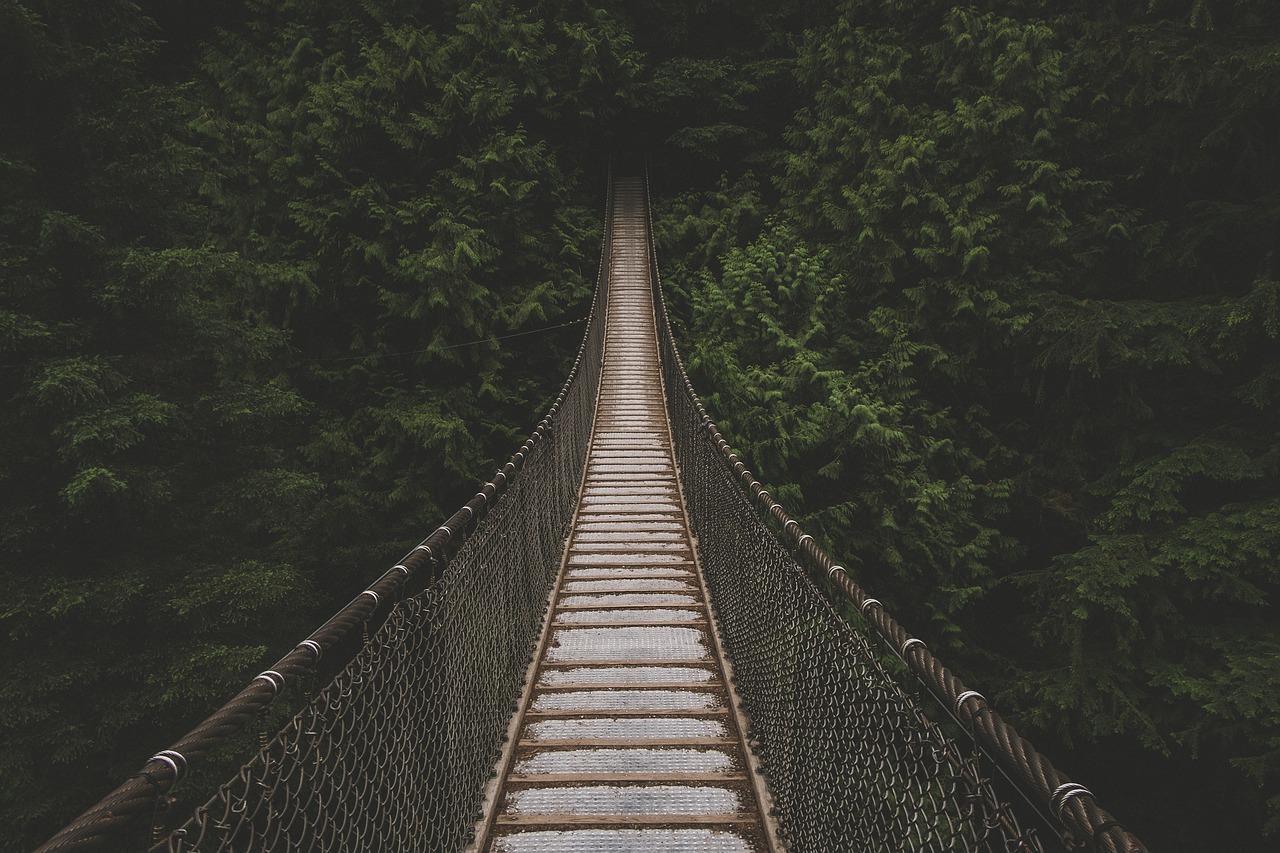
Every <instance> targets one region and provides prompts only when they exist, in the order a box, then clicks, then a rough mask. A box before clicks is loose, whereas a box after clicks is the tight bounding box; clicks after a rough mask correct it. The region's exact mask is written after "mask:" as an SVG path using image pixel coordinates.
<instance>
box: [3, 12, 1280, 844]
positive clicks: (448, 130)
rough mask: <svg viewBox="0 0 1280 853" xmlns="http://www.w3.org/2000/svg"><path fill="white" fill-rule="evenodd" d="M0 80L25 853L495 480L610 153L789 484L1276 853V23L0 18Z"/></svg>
mask: <svg viewBox="0 0 1280 853" xmlns="http://www.w3.org/2000/svg"><path fill="white" fill-rule="evenodd" d="M0 75H2V77H3V80H4V81H5V85H4V86H3V87H2V88H0V400H2V401H3V404H2V405H0V585H2V587H3V589H4V590H5V595H4V597H3V601H2V602H0V637H3V648H4V652H3V655H0V667H2V669H0V803H2V804H3V805H2V806H0V838H2V839H3V840H2V841H0V849H3V850H13V851H17V850H25V849H28V848H30V847H31V846H33V845H35V844H38V843H39V842H41V841H43V840H44V839H45V838H47V837H48V836H49V835H50V834H51V833H52V832H53V831H54V830H55V829H57V827H59V826H60V825H62V824H63V823H65V822H67V821H68V820H70V819H71V818H73V817H74V816H75V815H76V814H78V813H79V812H80V811H81V810H83V809H84V808H86V807H87V806H88V805H90V804H91V803H92V802H93V801H95V800H96V799H97V798H99V797H100V796H102V794H104V793H105V792H106V791H108V790H110V788H111V787H113V785H114V784H115V783H116V782H118V781H119V780H120V779H122V778H124V777H125V776H128V775H129V774H131V773H134V772H135V771H136V768H137V767H138V766H139V764H140V762H141V761H143V760H145V759H146V757H147V756H149V755H151V754H153V753H154V752H155V751H156V750H157V749H159V748H161V747H162V746H163V744H164V743H166V742H168V741H169V740H171V739H172V738H173V737H175V736H176V735H178V734H180V733H181V732H183V731H185V730H186V729H187V728H189V727H190V726H191V725H192V724H193V723H195V722H196V721H198V720H200V719H202V718H203V717H204V716H205V715H206V714H208V713H209V712H210V711H211V710H212V709H213V708H214V707H216V706H217V705H218V704H220V702H221V701H222V700H223V699H225V698H226V697H227V696H229V695H230V694H232V693H234V692H235V691H236V690H237V689H238V688H239V687H240V686H241V685H242V684H243V683H244V682H245V680H246V679H247V678H249V677H251V676H252V674H253V673H256V672H258V671H259V670H261V669H262V666H263V663H264V661H270V660H272V659H274V658H275V657H276V656H278V655H279V653H280V652H281V650H283V649H286V648H289V647H290V646H292V645H293V644H294V643H296V642H297V641H298V639H299V638H301V637H303V636H305V635H306V633H307V631H308V630H310V628H311V627H312V626H314V625H315V624H317V623H318V622H320V621H322V620H323V619H324V618H325V617H326V616H328V615H329V614H330V613H331V612H333V610H334V608H335V607H336V606H338V605H339V604H341V603H342V602H344V601H346V600H347V599H349V598H350V596H351V595H352V594H353V593H354V592H356V591H358V590H359V589H360V588H361V587H360V585H361V584H362V583H363V582H364V581H365V580H367V579H368V578H370V577H371V576H373V575H374V574H375V573H376V572H377V571H378V570H379V569H378V567H380V566H383V565H384V564H385V563H386V562H387V560H388V559H389V558H392V557H394V556H395V555H397V554H399V553H402V552H403V551H404V550H405V547H406V546H407V545H410V544H412V543H413V542H415V541H417V540H418V539H420V538H421V537H422V536H423V535H425V533H426V532H429V530H430V529H431V528H433V527H434V526H435V525H436V524H438V523H439V521H440V520H441V519H443V518H444V517H446V516H448V515H449V514H450V513H451V512H453V510H454V509H455V508H456V507H457V506H458V505H459V504H460V503H462V502H463V501H465V500H466V499H467V498H468V497H469V496H470V495H471V494H472V493H473V492H474V491H475V485H476V483H478V482H480V481H482V480H483V479H484V478H485V477H486V476H488V475H489V473H490V472H491V471H492V470H493V467H494V464H495V463H496V462H498V461H499V460H503V459H505V458H506V457H507V455H508V454H510V453H511V451H512V450H513V449H514V448H515V447H517V446H518V445H519V443H520V442H521V441H522V440H523V438H524V436H525V435H527V434H528V431H529V429H530V428H531V427H532V426H533V424H535V423H536V422H537V419H538V418H539V417H540V416H541V413H542V412H543V411H544V410H545V409H546V407H547V405H548V404H549V403H550V401H551V400H552V398H553V397H554V395H555V393H556V391H557V390H558V389H559V387H560V385H561V383H562V382H563V380H564V377H565V375H566V373H567V371H568V369H569V366H570V364H571V362H572V360H573V357H574V353H575V351H576V349H577V346H578V342H579V340H580V338H581V334H582V331H583V325H582V321H583V320H584V318H585V317H586V314H587V311H588V308H589V303H590V299H591V288H592V285H593V282H594V278H595V274H596V264H597V260H598V251H599V246H600V240H601V214H602V209H603V207H602V205H603V198H604V186H605V180H606V175H607V169H608V163H609V158H610V155H611V152H617V151H622V150H626V151H644V152H645V153H646V155H647V159H648V162H649V168H650V174H651V182H652V189H653V195H654V201H655V210H654V214H655V228H656V236H657V241H658V246H657V252H658V257H659V259H660V261H661V264H662V279H663V281H664V282H665V284H666V287H667V288H668V290H667V299H668V300H669V305H670V308H671V310H672V313H673V319H674V321H675V323H676V333H677V336H678V339H679V342H680V345H681V347H682V349H683V351H684V354H685V359H686V363H687V366H688V368H689V372H690V375H691V377H692V378H693V380H694V383H695V385H696V386H697V387H698V389H699V391H700V393H701V394H702V395H703V400H704V402H705V403H706V406H707V408H708V410H709V411H711V412H712V413H713V414H714V415H715V416H716V418H717V421H718V423H719V424H720V426H721V428H722V429H723V430H724V432H725V434H726V436H727V437H729V438H730V440H731V441H732V442H733V443H734V445H735V447H737V448H739V449H740V450H741V452H742V453H743V454H744V456H745V457H746V458H748V459H749V460H750V461H751V464H752V467H753V469H754V470H755V471H756V472H757V474H758V475H759V476H760V477H761V479H762V480H764V481H767V483H768V484H769V488H770V490H771V491H772V493H773V494H775V495H776V496H777V497H778V499H779V500H781V501H783V502H784V503H785V504H786V505H787V506H788V507H789V508H791V509H792V511H794V512H796V513H798V514H799V515H800V516H801V517H802V518H803V519H804V523H805V526H806V528H807V529H809V530H811V531H812V532H813V533H815V534H816V535H820V536H821V538H822V540H823V545H824V547H825V548H826V549H827V551H828V552H829V553H831V554H832V555H836V556H837V557H838V558H839V559H840V560H841V561H842V563H843V564H844V565H845V566H846V567H848V569H849V571H850V572H851V573H853V574H855V575H856V576H857V578H858V580H859V582H860V583H861V584H862V585H863V586H865V587H866V588H867V589H869V590H872V591H873V592H874V594H875V595H877V596H878V597H879V598H880V599H882V600H883V601H884V602H885V604H886V605H887V606H889V607H890V609H892V610H893V611H894V612H895V613H896V614H897V615H898V616H899V618H900V619H901V620H902V621H903V622H904V623H905V624H907V625H910V626H911V627H912V628H913V629H914V630H915V631H916V632H917V633H918V634H919V635H920V636H922V637H925V638H927V640H928V642H929V646H930V648H932V649H933V650H935V651H936V652H937V653H938V654H939V655H940V656H942V657H943V658H945V659H946V660H947V661H948V662H949V663H950V665H951V666H953V667H955V668H956V669H957V670H958V671H959V672H961V673H962V674H963V676H964V677H965V679H966V680H967V681H969V682H970V683H972V684H974V685H977V686H979V687H980V688H981V689H982V690H983V691H984V692H985V694H986V696H987V697H989V698H990V699H991V701H992V702H993V703H994V704H995V705H996V706H997V707H998V708H999V709H1000V711H1001V713H1002V714H1004V715H1005V716H1006V717H1008V718H1009V719H1010V720H1012V721H1014V722H1016V724H1017V725H1018V727H1019V728H1020V729H1021V730H1022V731H1023V733H1024V734H1026V735H1027V736H1029V737H1030V738H1032V739H1033V740H1034V741H1035V743H1036V744H1037V746H1038V747H1039V748H1040V749H1041V750H1043V751H1044V752H1046V753H1047V754H1049V755H1050V756H1052V757H1053V758H1054V761H1055V762H1056V763H1058V764H1059V765H1060V766H1061V767H1062V768H1063V769H1064V770H1065V771H1066V772H1067V773H1069V774H1070V775H1071V776H1072V777H1074V778H1077V779H1079V780H1081V781H1083V782H1084V783H1086V784H1087V785H1088V786H1089V787H1090V788H1092V789H1093V790H1094V791H1095V792H1097V793H1098V795H1099V797H1100V798H1101V799H1103V800H1105V802H1106V803H1108V806H1109V808H1110V809H1111V810H1112V811H1113V812H1114V813H1115V814H1117V815H1118V816H1120V817H1121V818H1122V819H1123V820H1124V822H1125V824H1126V825H1128V826H1129V827H1131V828H1132V829H1134V831H1135V832H1137V833H1138V834H1139V835H1141V836H1142V837H1144V839H1145V840H1146V841H1147V842H1148V843H1149V844H1150V846H1151V849H1153V850H1212V849H1222V850H1225V849H1231V850H1261V849H1270V845H1274V844H1275V843H1276V832H1277V831H1280V613H1278V611H1277V607H1280V479H1278V475H1280V271H1277V269H1276V264H1277V259H1276V256H1275V255H1276V251H1277V246H1278V245H1280V4H1276V3H1275V2H1271V0H1073V2H1065V3H1064V2H1048V0H1006V2H1000V3H996V2H981V0H979V1H978V2H972V3H969V4H966V5H956V4H952V3H943V2H934V0H914V1H913V2H902V1H901V0H880V2H874V3H873V2H864V0H843V2H838V0H736V2H727V0H695V2H676V0H629V2H622V0H542V2H523V3H522V2H509V0H475V2H452V0H442V1H441V2H408V0H364V2H338V0H270V1H269V0H245V2H239V3H235V2H232V3H223V4H216V3H208V2H195V0H165V2H160V1H159V0H97V2H92V3H86V2H80V0H0ZM210 778H211V779H212V778H216V774H215V775H214V776H211V777H210ZM190 784H198V782H192V783H190Z"/></svg>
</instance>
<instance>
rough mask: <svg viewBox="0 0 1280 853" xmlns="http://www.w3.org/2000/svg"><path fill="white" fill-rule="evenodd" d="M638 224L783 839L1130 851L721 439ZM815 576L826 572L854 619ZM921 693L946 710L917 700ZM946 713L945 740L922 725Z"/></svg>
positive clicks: (688, 485) (890, 846)
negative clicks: (689, 368)
mask: <svg viewBox="0 0 1280 853" xmlns="http://www.w3.org/2000/svg"><path fill="white" fill-rule="evenodd" d="M649 231H650V252H651V257H650V261H651V264H650V266H651V268H652V270H653V279H652V281H651V284H652V287H653V292H654V301H655V305H656V307H657V310H658V334H659V347H660V350H661V362H662V370H663V377H664V385H665V392H666V395H667V410H668V415H669V417H670V420H671V428H672V440H673V444H674V449H675V455H676V460H677V464H678V467H679V469H680V480H681V485H682V487H683V490H684V495H685V502H686V508H687V510H688V513H689V520H690V525H691V527H692V529H693V531H694V535H695V536H696V538H697V543H698V553H699V557H700V562H701V566H702V570H703V572H704V574H705V575H706V579H707V586H708V590H709V592H710V595H711V600H712V605H713V608H714V609H715V611H716V619H717V625H718V628H719V630H720V632H721V634H722V636H723V638H724V643H725V647H726V651H727V653H728V656H729V658H730V659H731V662H732V667H733V672H734V682H735V686H736V689H737V692H738V695H739V697H740V698H741V700H742V703H743V706H744V710H745V712H746V714H747V716H748V718H749V719H750V725H751V731H750V737H751V743H752V747H753V749H754V750H755V752H756V755H757V757H758V758H759V759H760V761H761V765H762V767H763V770H764V773H765V775H766V777H767V778H768V783H769V788H770V791H771V794H772V797H773V799H774V805H775V814H776V817H777V819H778V823H779V831H780V834H781V836H782V838H783V839H784V840H785V842H786V843H787V844H788V849H789V850H790V851H791V853H823V852H824V851H831V850H859V851H885V852H886V853H888V851H902V850H912V851H953V850H965V851H993V853H996V852H997V851H998V852H999V853H1007V852H1008V851H1021V853H1039V851H1043V850H1045V849H1046V848H1047V849H1053V850H1062V849H1086V848H1087V849H1092V850H1097V851H1116V853H1119V851H1142V850H1144V849H1145V848H1144V847H1143V846H1142V843H1141V842H1140V841H1138V840H1137V839H1136V838H1134V837H1133V836H1132V835H1131V834H1130V833H1128V831H1127V830H1125V828H1124V827H1123V826H1122V825H1121V824H1120V823H1119V822H1117V821H1115V820H1114V819H1113V818H1112V817H1111V815H1109V814H1108V813H1107V812H1105V811H1103V810H1102V809H1101V808H1100V807H1098V806H1097V804H1096V803H1095V802H1093V795H1092V794H1091V793H1090V792H1089V791H1088V789H1087V788H1085V787H1084V786H1083V785H1079V784H1077V783H1074V782H1071V781H1070V780H1068V779H1067V778H1066V777H1065V776H1063V775H1062V774H1061V773H1060V772H1058V771H1057V770H1056V769H1055V768H1054V767H1053V765H1052V764H1051V763H1050V762H1049V760H1048V759H1047V758H1045V757H1044V756H1042V755H1040V754H1039V753H1038V752H1036V750H1035V749H1034V747H1032V746H1031V744H1029V743H1028V742H1027V741H1025V740H1024V739H1022V738H1021V737H1019V736H1018V734H1017V732H1016V731H1015V730H1014V729H1013V728H1012V727H1011V726H1009V725H1008V724H1007V723H1004V722H1003V721H1002V720H1001V719H1000V717H999V715H998V714H996V713H995V712H994V711H993V710H992V709H991V708H990V707H989V706H988V705H987V703H986V700H985V699H984V698H983V697H982V696H981V695H980V694H979V693H977V692H976V691H972V690H968V689H967V688H966V687H965V686H964V684H963V683H962V682H961V681H960V680H959V679H958V678H957V677H956V676H954V675H953V674H952V673H951V672H950V671H949V670H948V669H947V668H946V667H945V666H944V665H943V664H942V663H941V662H940V661H938V660H937V658H936V657H934V656H933V655H932V653H930V652H929V651H928V650H927V648H926V647H925V646H924V643H923V641H921V640H920V639H918V638H914V637H911V636H910V635H909V634H908V633H907V632H906V631H905V630H904V629H903V628H902V626H901V625H899V624H898V623H897V621H896V620H894V619H893V617H892V616H890V615H889V614H888V613H887V612H886V611H885V610H884V608H883V606H881V605H880V602H878V601H877V600H876V599H874V598H870V597H868V596H867V594H866V593H865V592H864V591H863V590H862V589H861V588H860V587H858V586H857V585H856V584H855V583H854V582H853V581H852V579H851V578H850V577H849V576H848V574H847V573H846V572H845V571H844V569H843V568H842V567H841V566H838V565H836V564H834V563H833V562H832V560H831V559H830V558H829V557H828V556H827V555H826V554H825V553H824V552H823V551H822V550H821V549H820V548H819V547H818V545H817V543H816V542H815V541H814V539H813V537H812V536H809V535H807V534H805V533H804V532H803V530H802V529H801V527H800V525H799V523H798V522H797V521H796V520H794V519H792V518H790V516H788V515H787V513H786V511H785V510H784V509H783V508H782V506H781V505H780V504H779V503H778V502H777V501H775V500H774V499H773V498H772V497H771V496H770V495H769V494H768V492H767V491H766V490H765V489H764V487H763V486H762V485H761V484H760V483H759V482H758V481H757V480H756V479H755V477H754V475H752V473H751V472H750V471H749V470H748V469H747V468H746V467H745V465H744V464H743V463H742V461H741V460H740V459H739V458H738V457H737V455H736V454H734V453H733V452H732V451H731V449H730V448H729V446H728V444H727V442H725V440H724V438H723V437H722V436H721V434H720V432H719V430H718V429H717V428H716V426H715V423H714V422H713V421H712V420H711V417H710V416H709V415H708V414H707V412H706V411H705V409H704V408H703V406H702V404H701V402H700V401H699V400H698V397H697V395H696V393H695V392H694V389H693V386H692V383H691V382H690V380H689V378H688V376H687V374H686V373H685V371H684V367H683V364H682V362H681V359H680V355H679V352H678V350H677V348H676V346H675V341H674V338H673V335H672V332H671V326H670V324H669V322H668V319H667V315H666V309H665V305H664V302H663V297H662V287H661V281H660V279H659V277H658V273H657V270H658V265H657V258H656V255H655V254H653V246H652V227H650V229H649ZM757 504H758V506H759V509H757ZM770 521H772V522H775V523H776V527H777V528H778V529H779V532H775V530H774V528H772V527H771V526H770ZM779 533H781V534H782V535H781V536H780V535H779ZM784 541H789V542H790V543H792V546H793V547H792V548H787V547H784V546H783V542H784ZM811 572H813V573H816V574H820V575H822V576H825V577H826V578H828V579H830V580H831V582H832V583H833V584H834V585H835V587H836V588H837V589H838V590H839V591H840V593H841V594H842V596H843V598H844V600H845V603H846V605H852V606H853V608H855V609H856V611H857V612H858V613H860V614H861V616H862V618H863V620H865V623H866V630H864V629H863V628H862V626H855V624H854V623H853V622H851V621H850V620H849V619H846V618H844V616H843V615H841V613H839V612H837V610H836V609H835V607H834V606H833V605H832V603H831V601H830V600H829V599H828V598H827V597H826V596H825V595H824V594H823V593H822V592H821V591H820V590H819V589H818V587H817V585H816V584H815V583H814V581H813V579H812V577H811ZM854 618H855V620H856V619H857V617H854ZM857 621H862V620H857ZM893 664H899V665H900V667H899V668H900V670H901V671H900V672H890V670H889V666H891V665H893ZM917 677H918V680H917ZM913 684H915V685H918V686H919V687H921V688H922V689H921V690H920V691H919V692H918V693H917V692H916V691H915V690H913V689H912V685H913ZM926 701H927V702H929V703H930V707H931V708H935V710H936V709H937V708H938V707H939V706H940V708H941V710H942V713H941V714H936V715H930V714H927V713H926V711H925V703H926ZM948 717H950V719H951V721H952V722H954V723H955V724H957V726H956V727H955V728H953V729H951V731H952V732H955V734H956V735H957V736H952V735H951V734H950V733H949V732H948V731H944V729H943V727H942V726H940V725H939V724H938V722H937V721H936V720H937V719H938V718H942V719H947V718H948ZM966 724H967V726H968V728H967V731H966V729H965V728H964V727H965V725H966Z"/></svg>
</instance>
